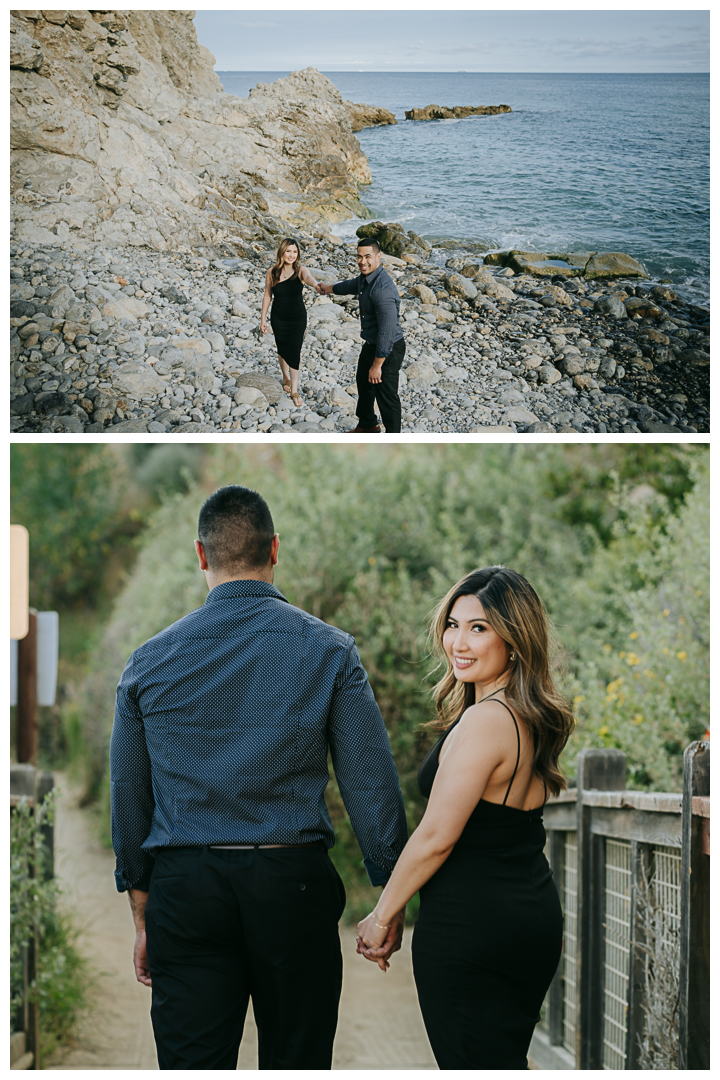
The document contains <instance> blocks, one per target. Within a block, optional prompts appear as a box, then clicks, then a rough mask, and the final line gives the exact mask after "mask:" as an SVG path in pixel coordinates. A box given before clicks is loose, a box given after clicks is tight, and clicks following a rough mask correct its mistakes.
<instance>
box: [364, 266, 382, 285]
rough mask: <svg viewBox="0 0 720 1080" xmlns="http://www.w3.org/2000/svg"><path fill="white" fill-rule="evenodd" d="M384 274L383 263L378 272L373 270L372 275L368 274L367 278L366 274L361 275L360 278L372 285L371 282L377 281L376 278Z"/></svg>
mask: <svg viewBox="0 0 720 1080" xmlns="http://www.w3.org/2000/svg"><path fill="white" fill-rule="evenodd" d="M382 272H383V265H382V263H380V265H379V266H378V268H377V270H373V272H372V274H368V275H367V276H365V274H361V275H360V277H361V278H362V279H363V281H365V282H367V283H368V284H370V283H371V282H373V281H375V279H376V278H378V277H380V275H381V274H382Z"/></svg>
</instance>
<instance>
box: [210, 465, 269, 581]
mask: <svg viewBox="0 0 720 1080" xmlns="http://www.w3.org/2000/svg"><path fill="white" fill-rule="evenodd" d="M274 535H275V526H274V525H273V519H272V515H271V513H270V509H269V507H268V504H267V503H266V502H265V500H264V499H263V497H262V495H259V494H258V492H257V491H251V489H250V488H246V487H242V485H241V484H228V485H227V486H226V487H221V488H218V490H217V491H216V492H214V493H213V494H212V495H211V496H210V497H209V498H208V499H206V500H205V502H204V503H203V505H202V508H201V510H200V518H199V520H198V540H199V541H200V543H201V544H202V546H203V547H204V548H205V557H206V559H207V561H208V566H209V567H210V569H211V570H225V571H231V572H236V571H239V570H259V569H260V568H261V567H263V566H267V564H268V562H269V561H270V545H271V544H272V538H273V536H274Z"/></svg>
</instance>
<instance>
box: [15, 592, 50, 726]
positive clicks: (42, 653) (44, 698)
mask: <svg viewBox="0 0 720 1080" xmlns="http://www.w3.org/2000/svg"><path fill="white" fill-rule="evenodd" d="M59 643H60V620H59V618H58V613H57V611H38V613H37V703H38V705H54V704H55V693H56V690H57V670H58V648H59ZM17 692H18V643H17V641H13V640H12V639H11V640H10V704H11V705H17Z"/></svg>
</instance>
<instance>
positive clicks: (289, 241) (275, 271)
mask: <svg viewBox="0 0 720 1080" xmlns="http://www.w3.org/2000/svg"><path fill="white" fill-rule="evenodd" d="M293 244H294V245H295V247H296V248H297V253H298V255H297V259H296V260H295V262H294V263H293V272H292V276H293V277H297V276H298V275H299V273H300V271H301V270H302V266H301V265H300V258H301V256H302V252H301V251H300V245H299V243H298V242H297V240H295V239H294V238H293V237H292V236H286V237H285V239H284V240H281V241H280V247H279V248H278V249H277V256H276V258H275V265H274V266H273V268H272V270H271V271H270V283H271V284H272V285H277V283H278V281H279V280H280V274H281V273H282V268H283V266H284V261H285V252H286V251H287V249H288V248H289V247H292V246H293Z"/></svg>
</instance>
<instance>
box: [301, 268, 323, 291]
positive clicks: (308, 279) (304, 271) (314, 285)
mask: <svg viewBox="0 0 720 1080" xmlns="http://www.w3.org/2000/svg"><path fill="white" fill-rule="evenodd" d="M300 280H301V281H302V283H303V284H304V285H309V286H310V288H311V289H315V291H316V292H320V282H319V281H316V280H315V278H314V277H313V276H312V274H311V273H310V271H309V270H308V268H307V267H306V266H302V267H301V268H300Z"/></svg>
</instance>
